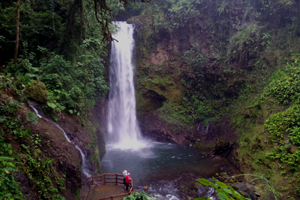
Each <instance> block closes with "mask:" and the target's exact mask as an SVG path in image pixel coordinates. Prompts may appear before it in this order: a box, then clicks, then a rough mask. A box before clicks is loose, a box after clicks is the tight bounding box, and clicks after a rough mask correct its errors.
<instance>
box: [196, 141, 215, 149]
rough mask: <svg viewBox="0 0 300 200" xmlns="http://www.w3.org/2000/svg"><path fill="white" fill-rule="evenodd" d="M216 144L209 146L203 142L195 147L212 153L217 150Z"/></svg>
mask: <svg viewBox="0 0 300 200" xmlns="http://www.w3.org/2000/svg"><path fill="white" fill-rule="evenodd" d="M215 146H216V144H208V145H205V144H203V143H202V142H196V143H195V144H194V145H193V147H195V148H198V149H201V150H205V151H212V150H213V149H214V148H215Z"/></svg>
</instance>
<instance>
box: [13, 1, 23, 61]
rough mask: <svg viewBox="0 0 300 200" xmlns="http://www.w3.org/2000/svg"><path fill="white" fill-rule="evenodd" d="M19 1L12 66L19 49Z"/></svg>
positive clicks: (18, 4)
mask: <svg viewBox="0 0 300 200" xmlns="http://www.w3.org/2000/svg"><path fill="white" fill-rule="evenodd" d="M20 1H21V0H18V1H17V23H16V24H17V31H16V46H15V55H14V64H16V63H17V57H18V49H19V33H20V29H19V22H20Z"/></svg>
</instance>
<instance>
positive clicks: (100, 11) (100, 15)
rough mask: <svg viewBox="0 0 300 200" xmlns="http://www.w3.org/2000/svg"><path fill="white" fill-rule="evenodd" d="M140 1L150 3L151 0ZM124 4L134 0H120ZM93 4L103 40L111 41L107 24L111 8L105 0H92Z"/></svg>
mask: <svg viewBox="0 0 300 200" xmlns="http://www.w3.org/2000/svg"><path fill="white" fill-rule="evenodd" d="M140 1H141V2H142V3H150V2H151V1H152V0H140ZM120 2H121V3H124V5H125V6H126V5H128V3H129V2H134V3H135V0H120ZM94 4H95V15H96V19H97V21H98V22H99V23H100V24H101V28H102V34H103V41H112V40H114V39H113V38H112V35H111V32H110V30H109V28H108V25H109V17H112V15H111V9H110V8H109V7H108V6H107V3H106V0H94Z"/></svg>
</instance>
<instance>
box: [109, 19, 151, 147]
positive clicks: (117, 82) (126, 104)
mask: <svg viewBox="0 0 300 200" xmlns="http://www.w3.org/2000/svg"><path fill="white" fill-rule="evenodd" d="M114 24H116V25H117V26H118V27H119V30H118V32H117V33H115V34H114V35H113V38H115V39H116V40H118V42H116V41H114V42H112V45H111V56H110V60H111V66H110V75H109V79H110V93H109V103H108V146H110V145H111V146H113V147H115V148H120V149H139V148H142V147H145V146H146V142H145V141H144V140H143V138H142V136H141V131H140V128H139V126H138V122H137V118H136V102H135V91H134V81H133V75H134V73H133V70H134V65H133V62H132V53H133V49H134V39H133V25H131V24H127V23H126V22H115V23H114Z"/></svg>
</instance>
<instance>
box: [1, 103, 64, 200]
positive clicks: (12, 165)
mask: <svg viewBox="0 0 300 200" xmlns="http://www.w3.org/2000/svg"><path fill="white" fill-rule="evenodd" d="M23 105H24V104H23V103H21V102H20V101H18V100H4V99H2V98H1V101H0V147H1V151H0V158H1V159H0V173H1V174H0V176H1V184H0V188H1V193H0V198H1V199H26V197H25V196H24V195H23V194H22V193H21V190H20V187H19V183H18V182H16V181H15V180H14V173H15V172H20V173H25V174H26V175H27V176H28V177H29V178H30V180H31V184H32V185H33V190H34V191H36V194H35V195H36V196H37V197H38V198H39V199H64V198H63V197H62V196H61V194H60V192H64V190H65V179H64V178H63V177H59V176H58V174H57V173H56V170H55V169H54V165H53V161H54V160H53V159H50V158H48V157H44V156H43V155H42V151H41V149H40V148H41V145H42V138H41V136H40V135H39V134H31V132H30V129H31V127H30V126H28V125H29V124H30V123H34V124H37V123H38V122H37V116H36V115H35V114H34V113H31V112H28V113H27V117H26V121H27V122H26V123H25V124H24V122H23V121H22V120H23V119H22V117H21V116H20V113H19V112H20V107H21V106H23ZM26 127H27V128H26ZM7 140H10V141H16V142H18V144H19V145H20V147H21V150H16V149H13V148H12V145H11V144H10V143H9V142H7ZM48 142H49V141H48ZM47 144H48V145H49V143H47ZM49 174H52V178H50V176H49Z"/></svg>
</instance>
